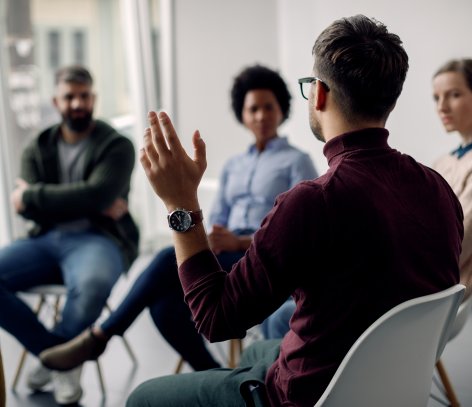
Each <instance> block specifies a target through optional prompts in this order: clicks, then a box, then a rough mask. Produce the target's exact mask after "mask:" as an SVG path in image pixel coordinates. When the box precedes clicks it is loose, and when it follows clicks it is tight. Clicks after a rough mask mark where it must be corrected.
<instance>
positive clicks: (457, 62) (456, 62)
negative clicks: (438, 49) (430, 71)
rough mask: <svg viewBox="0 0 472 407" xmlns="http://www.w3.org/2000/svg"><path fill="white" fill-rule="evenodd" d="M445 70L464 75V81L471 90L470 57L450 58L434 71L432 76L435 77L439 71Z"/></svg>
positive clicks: (471, 62)
mask: <svg viewBox="0 0 472 407" xmlns="http://www.w3.org/2000/svg"><path fill="white" fill-rule="evenodd" d="M446 72H459V73H461V74H462V75H464V78H465V81H466V82H467V86H468V87H469V89H470V90H472V59H470V58H462V59H451V60H450V61H447V62H446V63H445V64H444V65H442V66H441V67H440V68H439V69H438V70H437V71H436V73H435V74H434V76H433V78H435V77H436V76H438V75H439V74H441V73H446Z"/></svg>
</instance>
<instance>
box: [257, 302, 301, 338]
mask: <svg viewBox="0 0 472 407" xmlns="http://www.w3.org/2000/svg"><path fill="white" fill-rule="evenodd" d="M294 311H295V301H294V300H293V298H292V297H290V298H289V299H288V300H287V301H285V302H284V303H283V304H282V305H281V306H280V308H279V309H277V311H275V312H274V313H273V314H271V315H270V316H268V317H267V318H266V319H265V320H264V321H263V322H262V324H261V330H262V333H263V335H264V338H265V339H281V338H283V337H284V336H285V334H286V333H287V332H288V331H289V329H290V326H289V322H290V318H292V315H293V313H294Z"/></svg>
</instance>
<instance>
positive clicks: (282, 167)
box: [209, 137, 318, 231]
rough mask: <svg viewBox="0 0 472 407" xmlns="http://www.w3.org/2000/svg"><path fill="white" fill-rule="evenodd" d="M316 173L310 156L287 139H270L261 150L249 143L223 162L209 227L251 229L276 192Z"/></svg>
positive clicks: (270, 203) (272, 203)
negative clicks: (245, 148)
mask: <svg viewBox="0 0 472 407" xmlns="http://www.w3.org/2000/svg"><path fill="white" fill-rule="evenodd" d="M317 176H318V174H317V172H316V170H315V167H314V165H313V162H312V161H311V159H310V156H309V155H308V154H307V153H304V152H302V151H300V150H298V149H297V148H295V147H293V146H291V145H290V144H289V143H288V141H287V138H285V137H278V138H275V139H273V140H270V141H269V143H268V144H267V146H266V148H265V149H264V151H262V152H261V153H260V152H259V151H258V150H257V149H256V146H255V145H254V144H253V145H251V146H250V147H249V149H248V151H247V152H245V153H243V154H239V155H236V156H235V157H232V158H230V159H229V160H228V162H227V163H226V164H225V166H224V168H223V171H222V174H221V177H220V183H219V190H218V194H217V196H216V200H215V202H214V204H213V208H212V211H211V213H210V216H209V226H212V225H215V224H218V225H222V226H224V227H226V228H228V229H229V230H231V231H237V230H241V229H249V230H252V231H255V230H257V229H258V228H259V226H260V224H261V221H262V220H263V219H264V217H265V216H266V215H267V213H268V212H269V211H270V209H272V206H273V205H274V202H275V198H276V196H277V195H279V194H280V193H282V192H285V191H287V190H289V189H290V188H292V187H293V186H294V185H295V184H297V183H298V182H300V181H302V180H307V179H313V178H316V177H317Z"/></svg>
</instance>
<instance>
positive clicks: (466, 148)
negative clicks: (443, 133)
mask: <svg viewBox="0 0 472 407" xmlns="http://www.w3.org/2000/svg"><path fill="white" fill-rule="evenodd" d="M469 150H472V143H470V144H466V145H465V146H463V145H460V146H459V147H458V148H456V149H455V150H454V151H451V155H455V156H457V159H460V158H462V157H463V156H464V155H465V154H466V153H467V152H468V151H469Z"/></svg>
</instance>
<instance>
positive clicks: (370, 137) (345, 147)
mask: <svg viewBox="0 0 472 407" xmlns="http://www.w3.org/2000/svg"><path fill="white" fill-rule="evenodd" d="M388 135H389V132H388V130H387V129H385V128H383V127H382V128H381V127H375V128H367V129H362V130H356V131H350V132H348V133H344V134H341V135H339V136H337V137H335V138H333V139H331V140H330V141H328V142H327V143H326V144H325V146H324V148H323V154H324V155H325V157H326V158H327V160H328V164H330V163H331V161H332V159H333V158H335V157H336V156H338V155H342V154H345V153H347V152H349V151H354V150H359V149H362V150H365V149H373V148H386V147H389V146H388V143H387V138H388Z"/></svg>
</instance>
